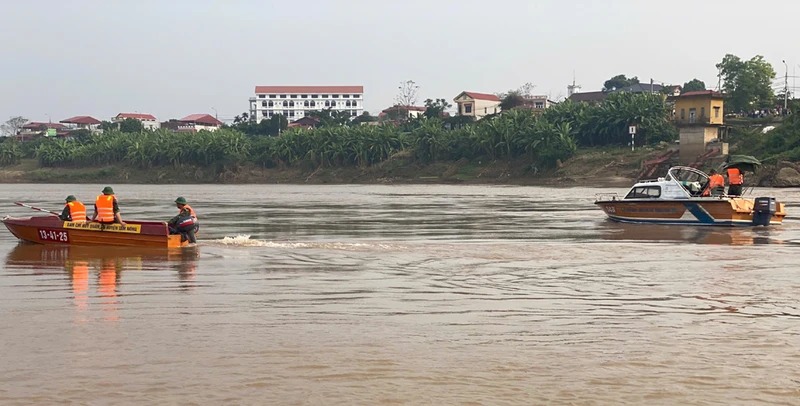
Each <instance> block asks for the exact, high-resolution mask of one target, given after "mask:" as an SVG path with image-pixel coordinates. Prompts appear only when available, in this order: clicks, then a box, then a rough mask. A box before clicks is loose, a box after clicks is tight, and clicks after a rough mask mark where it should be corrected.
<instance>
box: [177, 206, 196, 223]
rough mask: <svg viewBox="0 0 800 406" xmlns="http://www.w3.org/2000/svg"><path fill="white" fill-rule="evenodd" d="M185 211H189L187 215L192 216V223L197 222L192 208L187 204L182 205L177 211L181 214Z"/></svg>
mask: <svg viewBox="0 0 800 406" xmlns="http://www.w3.org/2000/svg"><path fill="white" fill-rule="evenodd" d="M187 209H188V210H189V215H190V216H192V219H194V221H197V214H196V213H195V212H194V209H193V208H192V206H189V205H188V204H184V205H183V207H182V208H180V209H178V210H180V212H183V211H184V210H187ZM180 212H179V213H180Z"/></svg>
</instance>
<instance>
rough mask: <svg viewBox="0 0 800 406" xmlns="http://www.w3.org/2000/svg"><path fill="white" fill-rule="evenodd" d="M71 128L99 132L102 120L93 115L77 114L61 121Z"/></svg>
mask: <svg viewBox="0 0 800 406" xmlns="http://www.w3.org/2000/svg"><path fill="white" fill-rule="evenodd" d="M59 123H61V124H64V125H65V126H66V127H67V128H68V129H69V130H89V131H91V132H99V131H101V130H100V124H101V121H100V120H98V119H96V118H94V117H91V116H75V117H70V118H67V119H64V120H61V121H59Z"/></svg>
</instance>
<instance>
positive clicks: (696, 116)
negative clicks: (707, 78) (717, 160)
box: [670, 90, 728, 164]
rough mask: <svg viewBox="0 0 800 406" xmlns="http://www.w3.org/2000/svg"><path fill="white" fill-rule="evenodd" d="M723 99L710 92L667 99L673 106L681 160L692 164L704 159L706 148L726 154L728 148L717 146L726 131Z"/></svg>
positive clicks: (720, 143)
mask: <svg viewBox="0 0 800 406" xmlns="http://www.w3.org/2000/svg"><path fill="white" fill-rule="evenodd" d="M724 99H725V96H724V95H723V94H722V93H720V92H716V91H713V90H698V91H693V92H685V93H682V94H681V95H680V96H674V97H670V100H671V101H674V102H675V110H674V111H675V117H674V118H673V119H674V121H675V124H676V125H677V126H678V130H679V133H680V160H681V162H682V163H684V164H689V163H692V162H694V161H695V160H696V159H697V157H698V156H703V155H707V154H708V152H709V148H710V147H711V146H714V147H715V148H718V149H719V151H717V152H718V154H722V155H725V154H727V153H728V144H727V143H722V142H719V141H721V140H722V138H723V134H725V132H726V131H727V128H726V127H725V112H724V110H723V107H724Z"/></svg>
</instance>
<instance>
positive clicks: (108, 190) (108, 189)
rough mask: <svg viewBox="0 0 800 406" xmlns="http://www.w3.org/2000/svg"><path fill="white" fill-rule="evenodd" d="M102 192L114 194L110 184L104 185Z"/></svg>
mask: <svg viewBox="0 0 800 406" xmlns="http://www.w3.org/2000/svg"><path fill="white" fill-rule="evenodd" d="M103 194H104V195H113V194H114V189H111V186H106V187H104V188H103Z"/></svg>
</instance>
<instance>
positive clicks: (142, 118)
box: [116, 113, 156, 121]
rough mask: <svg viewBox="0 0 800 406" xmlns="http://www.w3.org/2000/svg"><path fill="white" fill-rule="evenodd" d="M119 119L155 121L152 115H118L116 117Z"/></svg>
mask: <svg viewBox="0 0 800 406" xmlns="http://www.w3.org/2000/svg"><path fill="white" fill-rule="evenodd" d="M116 118H119V119H126V118H135V119H137V120H153V121H155V119H156V118H155V116H153V115H152V114H142V113H119V114H117V117H116Z"/></svg>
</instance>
